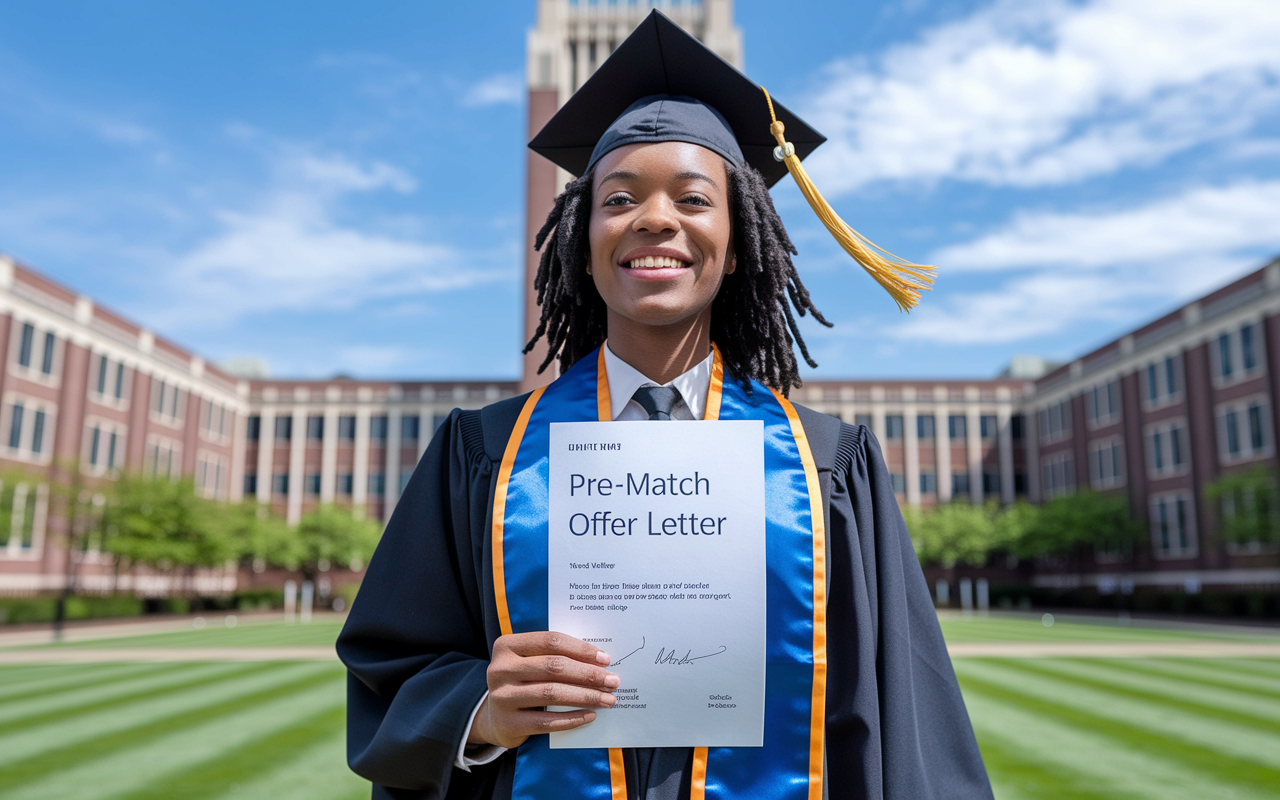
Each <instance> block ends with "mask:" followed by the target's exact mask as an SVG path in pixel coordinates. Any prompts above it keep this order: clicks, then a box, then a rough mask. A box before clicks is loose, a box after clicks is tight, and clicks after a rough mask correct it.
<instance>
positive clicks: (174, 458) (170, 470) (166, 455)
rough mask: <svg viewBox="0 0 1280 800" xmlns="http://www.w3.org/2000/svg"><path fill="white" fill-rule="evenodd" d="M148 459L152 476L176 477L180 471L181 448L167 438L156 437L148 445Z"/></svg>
mask: <svg viewBox="0 0 1280 800" xmlns="http://www.w3.org/2000/svg"><path fill="white" fill-rule="evenodd" d="M148 460H149V462H150V466H151V475H152V477H160V476H164V477H166V478H176V477H178V475H179V474H181V471H182V458H181V450H180V449H179V447H178V445H177V444H176V443H175V442H173V441H171V440H168V439H156V440H155V441H153V442H152V443H151V445H150V451H149V453H148Z"/></svg>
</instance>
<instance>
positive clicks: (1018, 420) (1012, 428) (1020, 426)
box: [1009, 414, 1027, 442]
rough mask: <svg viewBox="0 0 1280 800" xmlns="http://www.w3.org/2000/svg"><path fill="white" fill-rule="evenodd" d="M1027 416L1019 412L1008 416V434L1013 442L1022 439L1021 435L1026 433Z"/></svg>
mask: <svg viewBox="0 0 1280 800" xmlns="http://www.w3.org/2000/svg"><path fill="white" fill-rule="evenodd" d="M1026 429H1027V418H1026V417H1024V416H1022V415H1021V414H1014V415H1013V416H1011V417H1009V436H1010V437H1012V438H1013V440H1014V441H1015V442H1020V441H1022V437H1023V436H1025V435H1026Z"/></svg>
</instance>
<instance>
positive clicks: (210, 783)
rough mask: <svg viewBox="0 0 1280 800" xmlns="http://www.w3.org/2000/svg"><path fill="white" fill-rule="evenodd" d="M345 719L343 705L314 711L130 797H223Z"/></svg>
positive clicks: (187, 799)
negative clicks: (244, 779) (243, 780)
mask: <svg viewBox="0 0 1280 800" xmlns="http://www.w3.org/2000/svg"><path fill="white" fill-rule="evenodd" d="M345 720H346V713H345V711H344V709H343V708H342V707H341V706H338V707H337V708H330V709H327V710H325V711H322V712H320V713H318V714H313V715H311V716H309V717H306V718H305V719H302V720H300V721H299V722H297V723H295V724H293V725H290V726H289V727H287V728H284V729H283V730H274V731H271V732H270V733H269V734H267V735H265V736H260V737H258V738H255V739H253V740H251V741H248V742H245V743H244V744H241V745H240V746H239V747H236V748H235V749H233V750H230V751H228V752H225V753H219V754H218V755H217V756H216V757H215V758H211V759H208V760H207V761H204V762H202V763H200V764H197V765H195V766H194V767H193V768H190V769H187V770H184V771H183V772H181V773H179V774H177V775H172V776H170V777H169V778H167V779H165V780H159V781H156V782H154V783H152V784H150V785H148V786H147V787H146V788H145V789H141V790H134V791H131V792H129V794H128V797H129V800H169V799H170V798H173V799H174V800H177V799H178V798H181V800H205V798H213V797H223V796H225V795H226V794H228V793H230V791H231V784H233V783H238V779H239V778H240V777H241V776H243V775H253V774H257V773H263V772H267V771H268V770H270V769H271V768H272V767H275V766H277V765H278V764H279V763H280V762H282V761H288V760H292V759H294V758H296V757H298V756H299V755H301V754H302V753H304V752H305V751H306V750H308V749H310V748H312V747H315V746H316V745H317V744H319V743H320V742H322V741H324V740H326V739H328V738H330V737H332V736H333V735H334V734H337V733H340V732H341V731H342V728H343V722H344V721H345Z"/></svg>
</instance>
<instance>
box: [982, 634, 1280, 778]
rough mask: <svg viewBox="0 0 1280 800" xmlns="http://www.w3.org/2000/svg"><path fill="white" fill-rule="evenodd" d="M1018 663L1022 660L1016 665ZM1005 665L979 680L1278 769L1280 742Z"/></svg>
mask: <svg viewBox="0 0 1280 800" xmlns="http://www.w3.org/2000/svg"><path fill="white" fill-rule="evenodd" d="M1015 660H1016V661H1020V660H1021V659H1015ZM1015 667H1016V665H1012V666H1011V665H1010V664H1009V663H1008V660H1002V659H992V660H991V662H990V664H988V665H986V666H985V669H984V670H983V671H978V672H974V674H976V675H977V676H978V677H981V678H985V679H986V680H988V681H990V682H992V683H994V684H996V685H998V686H1003V687H1005V688H1007V689H1010V690H1013V691H1017V692H1022V693H1025V694H1028V695H1030V696H1032V697H1036V698H1039V699H1042V700H1046V701H1048V702H1053V703H1060V704H1063V705H1066V706H1070V707H1071V708H1075V709H1077V710H1079V711H1084V712H1087V713H1090V714H1093V715H1095V716H1097V717H1100V718H1103V719H1109V720H1114V721H1116V722H1119V723H1123V724H1125V725H1132V726H1135V727H1140V728H1142V729H1144V730H1147V731H1150V732H1153V733H1158V734H1160V735H1162V736H1165V737H1168V738H1171V739H1178V740H1179V741H1182V742H1184V743H1186V744H1188V745H1190V746H1192V747H1200V748H1203V749H1205V750H1210V751H1214V752H1218V753H1222V754H1224V755H1227V756H1230V757H1233V758H1241V759H1245V760H1248V761H1252V762H1254V763H1257V764H1264V765H1267V766H1268V767H1276V768H1280V736H1276V735H1275V734H1271V733H1266V732H1263V731H1258V730H1254V729H1252V728H1245V727H1242V726H1240V725H1236V724H1233V723H1229V722H1221V721H1219V720H1216V719H1211V718H1208V717H1201V716H1192V715H1189V714H1186V713H1184V712H1182V711H1179V710H1177V709H1174V708H1168V707H1166V706H1165V705H1163V704H1162V703H1152V702H1149V701H1147V700H1143V699H1139V698H1133V697H1127V696H1125V695H1124V694H1122V693H1114V692H1105V691H1100V690H1098V689H1094V688H1093V687H1090V686H1083V685H1080V684H1076V683H1072V682H1070V681H1066V680H1061V679H1059V678H1057V677H1055V676H1048V675H1037V674H1032V673H1028V672H1024V671H1021V670H1018V669H1016V668H1015Z"/></svg>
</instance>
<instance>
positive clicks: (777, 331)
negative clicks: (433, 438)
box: [524, 161, 831, 395]
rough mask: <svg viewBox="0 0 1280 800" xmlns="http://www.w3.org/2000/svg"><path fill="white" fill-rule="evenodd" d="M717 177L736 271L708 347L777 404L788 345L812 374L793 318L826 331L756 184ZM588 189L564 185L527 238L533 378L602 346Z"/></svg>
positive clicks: (787, 369) (793, 367) (725, 287)
mask: <svg viewBox="0 0 1280 800" xmlns="http://www.w3.org/2000/svg"><path fill="white" fill-rule="evenodd" d="M725 170H726V171H727V173H728V177H729V204H730V213H731V214H732V229H733V252H734V255H735V256H736V257H737V269H736V270H734V272H733V273H732V274H730V275H726V276H725V277H724V281H723V282H722V283H721V285H720V291H719V293H718V294H717V295H716V298H715V300H714V301H712V305H711V338H712V340H713V341H715V343H716V345H717V346H718V347H719V348H720V354H721V356H722V358H723V359H724V363H725V368H726V370H727V371H728V372H729V374H731V375H733V376H735V377H736V378H737V379H738V380H739V381H741V382H742V383H743V384H744V385H746V386H748V387H749V381H750V380H757V381H760V382H761V383H763V384H765V385H766V386H771V387H773V388H775V389H777V390H778V391H780V392H782V393H783V394H784V395H785V394H787V393H789V392H790V390H791V389H792V388H794V387H798V386H800V385H801V384H802V383H803V382H802V381H801V380H800V372H799V368H798V364H797V362H796V356H795V346H796V345H798V346H799V348H800V355H801V356H802V357H803V358H804V360H805V363H807V364H808V365H809V366H810V367H816V366H818V364H817V362H815V361H814V360H813V358H812V357H810V355H809V348H808V347H807V346H806V345H805V342H804V337H803V336H801V335H800V330H799V328H798V327H797V326H796V314H799V315H800V316H802V317H803V316H805V314H810V313H811V314H813V318H814V319H815V320H817V321H818V322H819V323H821V324H822V325H825V326H827V327H828V328H829V327H831V323H830V322H828V321H827V320H826V319H825V318H824V317H823V316H822V314H821V313H820V312H819V311H818V309H817V308H816V307H815V306H814V305H813V301H812V300H811V299H810V297H809V291H808V290H807V289H806V288H805V286H804V283H803V282H802V281H801V280H800V275H799V274H798V273H797V272H796V268H795V264H794V263H792V261H791V257H792V256H793V255H795V254H796V252H797V251H796V248H795V245H793V244H792V243H791V237H789V236H788V235H787V230H786V228H785V227H783V224H782V219H781V218H779V216H778V212H777V210H776V209H775V208H774V206H773V198H772V197H770V195H769V189H768V187H766V186H765V183H764V178H762V177H761V175H760V173H759V172H758V171H756V169H755V168H754V167H751V166H749V165H746V166H741V167H739V166H735V165H733V164H730V163H728V162H727V161H726V162H725ZM591 190H592V175H591V173H588V174H586V175H583V176H582V177H581V178H578V179H577V180H575V181H572V182H570V183H568V184H566V185H565V189H564V192H562V193H561V194H560V196H558V197H557V198H556V201H555V206H554V207H553V208H552V209H551V213H550V214H548V215H547V221H546V222H545V223H543V225H542V229H541V230H539V231H538V235H537V236H536V237H535V238H534V248H535V249H537V250H540V251H541V252H542V257H541V259H540V260H539V262H538V274H537V276H536V277H535V278H534V282H533V288H534V291H536V292H537V294H538V305H539V306H540V307H541V308H542V314H541V317H540V318H539V320H538V327H537V330H536V331H535V332H534V334H533V338H531V339H530V340H529V343H528V344H526V345H525V347H524V352H525V353H528V352H530V351H531V350H533V348H534V346H535V345H536V344H537V342H538V340H539V339H542V338H543V337H545V338H546V340H547V356H546V358H545V359H544V360H543V361H542V364H541V365H539V367H538V372H539V373H541V372H543V371H544V370H545V369H546V368H547V367H548V366H550V365H551V362H553V361H556V360H557V359H558V360H559V362H560V371H561V372H562V373H563V372H566V371H567V370H568V369H569V368H570V367H571V366H573V365H574V364H575V363H577V361H578V360H580V359H581V358H582V357H583V356H585V355H587V354H588V353H590V352H591V351H592V350H594V349H595V348H597V347H599V346H600V345H601V344H602V343H603V342H604V340H605V335H606V319H607V311H608V310H607V308H606V307H605V303H604V299H603V298H601V297H600V293H599V292H598V291H596V286H595V282H594V281H593V280H592V279H591V277H590V276H589V275H588V274H587V266H588V264H590V259H591V246H590V240H589V238H588V227H589V225H590V220H591ZM793 308H794V313H793V311H792V309H793Z"/></svg>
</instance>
